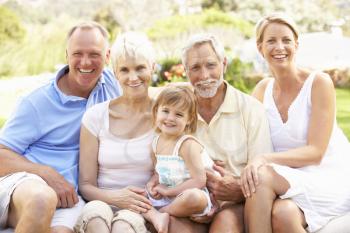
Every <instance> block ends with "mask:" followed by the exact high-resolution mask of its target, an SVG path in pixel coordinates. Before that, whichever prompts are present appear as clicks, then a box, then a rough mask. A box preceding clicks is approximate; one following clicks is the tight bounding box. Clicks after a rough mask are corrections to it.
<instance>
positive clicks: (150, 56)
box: [111, 31, 155, 68]
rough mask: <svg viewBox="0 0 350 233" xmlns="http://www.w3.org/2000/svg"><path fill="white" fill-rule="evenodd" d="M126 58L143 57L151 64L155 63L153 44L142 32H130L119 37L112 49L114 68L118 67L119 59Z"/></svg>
mask: <svg viewBox="0 0 350 233" xmlns="http://www.w3.org/2000/svg"><path fill="white" fill-rule="evenodd" d="M126 56H131V57H139V56H141V57H143V58H145V59H146V60H147V61H148V62H149V64H152V63H154V62H155V52H154V49H153V46H152V42H151V41H150V40H149V39H148V37H147V36H146V35H145V34H144V33H141V32H134V31H130V32H125V33H122V34H120V35H118V36H117V39H116V40H115V42H114V43H113V45H112V49H111V57H112V65H113V68H115V67H116V65H117V61H118V59H119V58H121V57H126Z"/></svg>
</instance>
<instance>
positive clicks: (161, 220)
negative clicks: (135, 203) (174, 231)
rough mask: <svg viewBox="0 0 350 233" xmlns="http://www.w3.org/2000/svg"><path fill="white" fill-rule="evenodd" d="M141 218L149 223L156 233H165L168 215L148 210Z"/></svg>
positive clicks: (153, 209)
mask: <svg viewBox="0 0 350 233" xmlns="http://www.w3.org/2000/svg"><path fill="white" fill-rule="evenodd" d="M142 216H143V217H144V218H145V219H146V220H147V221H149V222H151V223H152V224H153V226H154V228H155V229H156V230H157V232H158V233H167V232H168V225H169V219H170V216H169V214H168V213H161V212H159V211H158V210H156V209H155V208H152V209H150V210H149V211H147V213H144V214H142Z"/></svg>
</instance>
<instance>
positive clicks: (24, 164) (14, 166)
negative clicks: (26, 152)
mask: <svg viewBox="0 0 350 233" xmlns="http://www.w3.org/2000/svg"><path fill="white" fill-rule="evenodd" d="M0 147H1V148H0V164H1V166H0V176H6V175H8V174H11V173H15V172H23V171H25V172H29V173H33V174H37V175H40V172H41V171H42V168H43V166H42V165H39V164H35V163H33V162H31V161H29V160H28V159H26V158H25V157H23V156H21V155H19V154H17V153H16V152H14V151H12V150H10V149H7V148H4V147H3V146H1V145H0Z"/></svg>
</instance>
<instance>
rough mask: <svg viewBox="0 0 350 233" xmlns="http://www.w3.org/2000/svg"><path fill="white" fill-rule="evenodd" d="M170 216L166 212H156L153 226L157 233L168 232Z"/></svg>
mask: <svg viewBox="0 0 350 233" xmlns="http://www.w3.org/2000/svg"><path fill="white" fill-rule="evenodd" d="M169 220H170V216H169V214H168V213H158V214H157V218H155V221H153V226H154V228H156V230H157V232H158V233H168V225H169Z"/></svg>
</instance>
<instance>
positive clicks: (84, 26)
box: [67, 21, 109, 48]
mask: <svg viewBox="0 0 350 233" xmlns="http://www.w3.org/2000/svg"><path fill="white" fill-rule="evenodd" d="M78 29H81V30H91V29H97V30H98V31H99V32H100V33H101V35H102V36H103V38H104V39H105V42H106V48H108V46H109V42H108V39H109V33H108V31H107V30H106V28H105V27H104V26H102V25H101V24H99V23H97V22H94V21H90V22H82V23H79V24H77V25H75V26H73V27H72V28H71V29H70V30H69V31H68V34H67V41H69V39H70V38H71V36H72V35H73V33H74V32H75V31H76V30H78Z"/></svg>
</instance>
